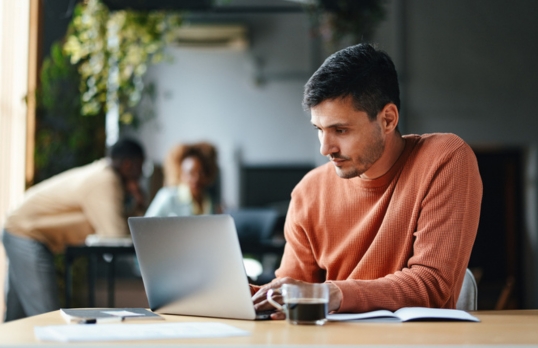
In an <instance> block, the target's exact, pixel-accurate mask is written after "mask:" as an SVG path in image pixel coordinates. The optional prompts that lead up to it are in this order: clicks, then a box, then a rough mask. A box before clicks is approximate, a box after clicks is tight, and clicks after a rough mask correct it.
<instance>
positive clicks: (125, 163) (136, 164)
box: [120, 158, 144, 181]
mask: <svg viewBox="0 0 538 348" xmlns="http://www.w3.org/2000/svg"><path fill="white" fill-rule="evenodd" d="M143 164H144V159H142V158H132V159H124V160H122V161H121V162H120V175H121V176H122V177H123V179H124V180H125V181H138V180H140V177H141V176H142V165H143Z"/></svg>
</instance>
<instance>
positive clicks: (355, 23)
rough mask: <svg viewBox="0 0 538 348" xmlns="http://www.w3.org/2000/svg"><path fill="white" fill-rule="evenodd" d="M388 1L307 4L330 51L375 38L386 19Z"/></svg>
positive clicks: (339, 0) (330, 0) (325, 0)
mask: <svg viewBox="0 0 538 348" xmlns="http://www.w3.org/2000/svg"><path fill="white" fill-rule="evenodd" d="M384 3H385V0H360V1H359V0H336V1H335V0H318V1H317V2H316V3H315V4H311V5H307V11H308V12H309V13H310V16H311V18H312V19H313V20H314V21H315V22H316V23H317V24H318V25H319V33H318V34H319V35H320V36H321V39H322V40H323V42H324V43H325V45H326V48H327V49H328V50H329V52H334V51H336V50H338V49H339V48H340V47H341V46H342V45H344V46H347V45H353V44H357V43H360V42H365V41H366V42H367V41H369V40H371V39H372V36H373V34H374V30H375V29H376V27H377V25H378V24H379V23H380V22H381V21H382V20H383V19H384V18H385V13H386V11H385V7H384Z"/></svg>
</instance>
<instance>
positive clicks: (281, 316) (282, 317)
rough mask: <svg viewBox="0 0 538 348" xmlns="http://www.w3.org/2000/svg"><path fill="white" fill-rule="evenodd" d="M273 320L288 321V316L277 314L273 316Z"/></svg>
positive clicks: (281, 313)
mask: <svg viewBox="0 0 538 348" xmlns="http://www.w3.org/2000/svg"><path fill="white" fill-rule="evenodd" d="M271 319H273V320H284V319H286V314H285V313H283V312H275V313H273V314H271Z"/></svg>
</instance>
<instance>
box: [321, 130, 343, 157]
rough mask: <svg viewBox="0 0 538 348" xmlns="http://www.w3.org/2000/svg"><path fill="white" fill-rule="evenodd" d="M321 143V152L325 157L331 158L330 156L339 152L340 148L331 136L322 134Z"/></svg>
mask: <svg viewBox="0 0 538 348" xmlns="http://www.w3.org/2000/svg"><path fill="white" fill-rule="evenodd" d="M319 142H320V148H319V152H320V153H321V154H322V155H323V156H329V155H330V154H333V153H336V152H338V146H336V144H335V142H334V140H333V139H332V137H331V136H330V135H329V134H327V133H324V134H321V135H320V136H319Z"/></svg>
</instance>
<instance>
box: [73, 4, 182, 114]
mask: <svg viewBox="0 0 538 348" xmlns="http://www.w3.org/2000/svg"><path fill="white" fill-rule="evenodd" d="M180 24H181V16H180V14H179V13H173V12H164V11H151V12H137V11H131V10H121V11H114V12H110V11H109V10H108V8H107V7H106V6H105V5H104V4H103V3H101V2H100V1H99V0H87V1H86V2H84V3H82V4H79V5H77V7H76V9H75V11H74V15H73V20H72V22H71V24H70V26H69V29H68V33H67V39H66V42H65V44H64V51H65V52H66V54H67V55H68V56H69V57H70V61H71V64H74V65H76V66H77V69H78V72H79V74H80V86H79V88H80V93H81V114H82V115H97V114H100V113H106V112H107V111H108V110H109V109H110V108H113V107H117V108H118V112H119V120H120V123H122V124H124V125H133V124H135V123H136V116H135V113H134V108H135V106H136V105H138V103H139V102H140V100H141V98H142V96H143V93H144V82H143V80H142V77H143V75H144V74H145V72H146V71H147V66H148V65H149V64H155V63H159V62H161V61H163V60H164V59H165V58H166V56H165V54H164V48H165V47H166V45H167V44H169V43H170V42H171V41H172V40H173V39H174V32H175V29H176V28H177V27H178V26H179V25H180Z"/></svg>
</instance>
